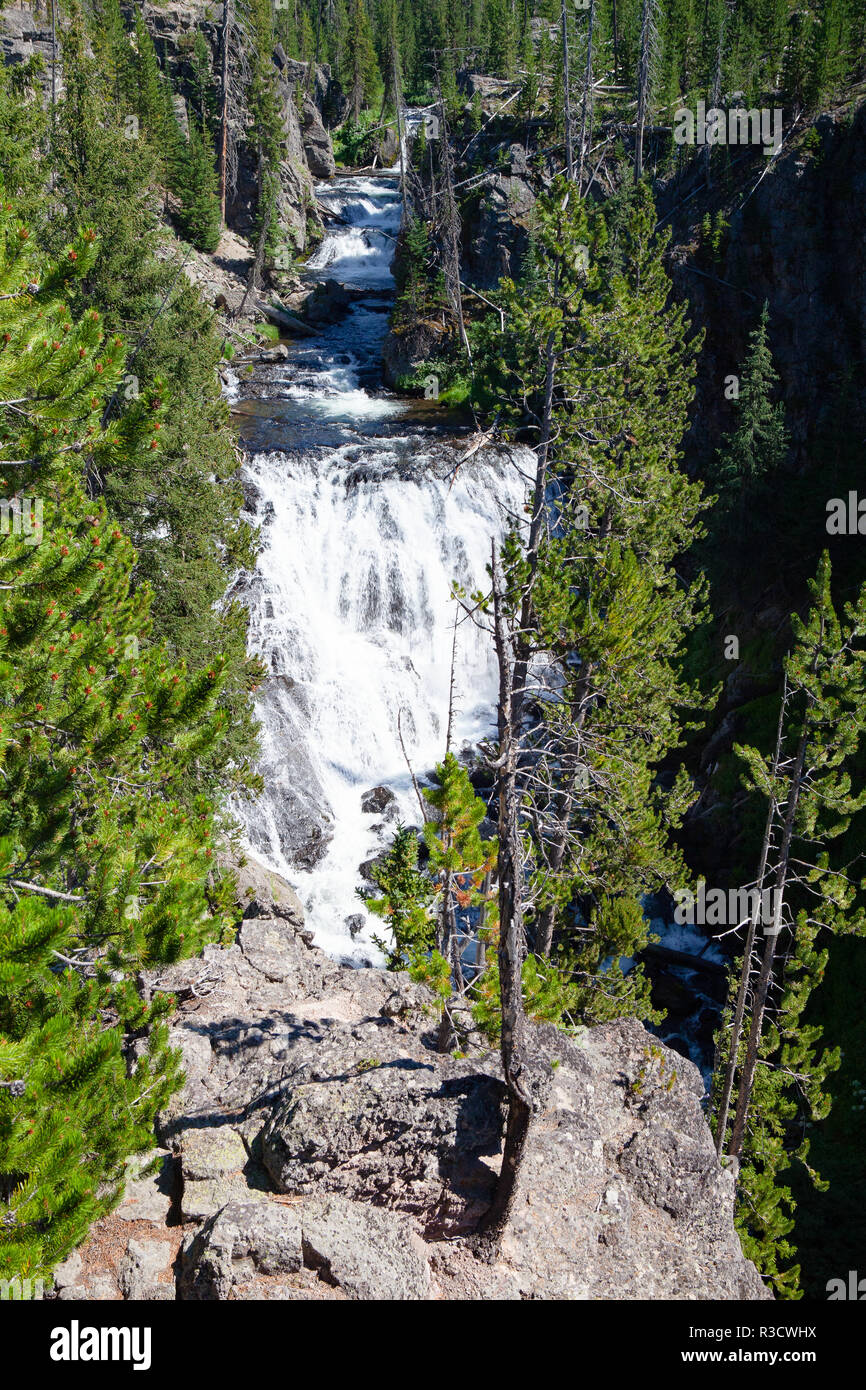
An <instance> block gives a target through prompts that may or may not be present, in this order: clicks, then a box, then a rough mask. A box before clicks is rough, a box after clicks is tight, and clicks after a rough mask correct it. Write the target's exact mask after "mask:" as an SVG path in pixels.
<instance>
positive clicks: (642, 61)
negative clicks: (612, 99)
mask: <svg viewBox="0 0 866 1390" xmlns="http://www.w3.org/2000/svg"><path fill="white" fill-rule="evenodd" d="M654 5H655V0H643V11H642V13H641V25H640V57H639V59H638V70H637V123H636V128H635V143H634V181H635V183H637V182H638V180H639V179H640V177H641V175H642V174H643V137H644V129H645V127H646V121H647V113H648V110H649V94H650V81H651V77H652V52H653V45H654V43H655V37H656V35H655V14H654Z"/></svg>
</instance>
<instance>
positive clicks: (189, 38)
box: [142, 0, 339, 252]
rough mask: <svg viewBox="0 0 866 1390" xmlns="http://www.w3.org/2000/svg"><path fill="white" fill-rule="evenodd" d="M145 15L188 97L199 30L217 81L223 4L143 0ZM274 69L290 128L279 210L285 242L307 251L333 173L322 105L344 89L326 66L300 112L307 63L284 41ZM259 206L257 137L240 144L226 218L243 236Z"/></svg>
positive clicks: (319, 71) (249, 231)
mask: <svg viewBox="0 0 866 1390" xmlns="http://www.w3.org/2000/svg"><path fill="white" fill-rule="evenodd" d="M142 18H143V20H144V22H145V24H146V25H147V28H148V31H149V33H150V35H151V37H152V39H153V41H154V45H155V47H156V51H157V53H158V54H159V57H160V60H161V62H162V65H163V68H164V70H165V71H167V72H168V73H169V74H170V75H171V78H172V82H173V84H174V87H175V89H176V90H177V91H178V92H180V93H181V94H182V95H183V96H184V97H186V98H187V99H188V98H189V97H190V95H191V93H192V87H191V82H190V78H191V69H190V66H189V63H190V57H191V54H192V47H193V43H194V40H195V36H196V34H197V33H200V34H201V35H202V36H203V38H204V40H205V42H206V43H207V45H208V48H209V49H210V53H211V65H212V71H213V74H214V79H215V81H216V80H218V78H219V70H220V55H221V48H220V44H221V34H222V27H223V6H222V5H211V4H199V3H180V4H174V3H172V4H167V5H162V4H160V5H155V4H148V3H146V0H145V4H144V5H143V7H142ZM274 68H275V72H276V79H277V80H276V95H277V99H278V102H279V106H280V118H281V121H282V126H283V130H284V132H285V139H284V143H283V150H282V158H281V161H280V189H279V193H278V195H277V215H278V217H279V221H280V227H281V229H282V231H283V232H284V234H285V237H286V240H287V242H288V243H289V245H290V246H291V247H292V248H293V250H294V251H295V252H301V251H304V250H306V249H307V247H308V244H309V241H310V236H311V234H312V235H313V236H314V237H315V236H317V235H318V234H319V232H320V231H321V228H320V225H319V221H318V216H317V214H316V210H315V197H314V193H313V186H314V180H315V179H318V178H328V177H330V175H331V174H333V172H334V155H333V150H332V148H331V137H330V135H329V134H328V131H327V130H326V129H325V126H324V124H323V122H322V111H323V110H328V111H330V110H332V109H333V108H334V104H335V102H336V100H337V93H338V90H339V89H337V88H336V84H335V83H334V82H333V81H332V79H331V75H330V70H329V69H328V68H327V67H324V66H320V67H319V68H318V69H317V70H316V73H315V80H314V81H311V82H310V83H309V85H310V88H311V95H310V96H306V97H304V98H303V99H302V105H301V110H300V111H299V109H298V101H297V98H296V91H297V89H298V88H301V89H303V88H305V87H306V85H307V80H308V76H309V74H308V71H307V66H306V64H304V63H296V62H293V61H292V60H290V59H288V58H286V56H285V54H284V53H283V51H282V49H281V48H280V47H279V45H278V46H277V48H276V49H275V51H274ZM335 89H336V91H335ZM257 209H258V170H257V158H256V153H255V150H254V149H253V148H252V146H251V144H250V143H249V142H247V141H245V140H243V139H242V140H241V141H240V143H239V147H238V175H237V182H236V186H235V188H234V190H233V193H232V196H230V197H229V199H228V202H227V206H226V218H227V221H228V225H229V226H230V227H231V228H232V229H233V230H234V231H236V232H239V233H240V234H241V235H242V236H250V235H251V234H252V233H253V231H254V228H255V223H256V214H257Z"/></svg>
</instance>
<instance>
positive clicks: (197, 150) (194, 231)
mask: <svg viewBox="0 0 866 1390" xmlns="http://www.w3.org/2000/svg"><path fill="white" fill-rule="evenodd" d="M178 192H179V193H180V196H181V203H182V207H181V212H180V216H179V218H178V220H179V222H180V226H181V230H182V231H183V233H184V235H185V236H186V237H188V239H189V240H190V241H191V242H192V244H193V246H195V247H196V248H197V250H199V251H206V252H211V251H215V250H216V248H217V246H218V245H219V239H220V233H221V229H222V223H221V219H220V203H219V180H218V177H217V171H216V166H215V164H214V152H213V142H212V140H211V137H210V132H209V131H208V129H207V126H203V127H199V126H198V124H197V122H196V121H191V122H190V127H189V140H188V142H187V145H186V151H185V158H184V165H183V173H182V175H181V179H180V185H179V188H178Z"/></svg>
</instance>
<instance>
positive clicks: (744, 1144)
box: [716, 554, 866, 1295]
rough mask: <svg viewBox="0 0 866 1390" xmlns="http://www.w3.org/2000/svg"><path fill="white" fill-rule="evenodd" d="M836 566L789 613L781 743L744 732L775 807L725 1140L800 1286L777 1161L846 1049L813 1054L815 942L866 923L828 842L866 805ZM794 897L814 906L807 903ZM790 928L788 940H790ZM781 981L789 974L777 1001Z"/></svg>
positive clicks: (858, 668)
mask: <svg viewBox="0 0 866 1390" xmlns="http://www.w3.org/2000/svg"><path fill="white" fill-rule="evenodd" d="M830 578H831V575H830V562H829V558H828V556H827V555H826V554H825V555H824V556H823V557H822V560H821V562H820V564H819V567H818V573H817V576H816V578H815V579H814V580H813V581H812V582H811V583H810V590H811V593H812V597H813V606H812V608H811V609H810V611H809V613H808V615H807V617H806V619H805V620H801V619H800V618H799V617H797V616H796V615H794V617H793V618H792V628H793V632H794V639H795V642H794V647H793V650H792V652H791V653H790V655H789V656H788V658H787V659H786V661H785V684H784V689H783V693H782V709H781V714H780V720H779V736H778V740H777V747H776V750H775V752H774V754H773V755H772V757H770V758H767V757H765V756H764V755H763V754H762V753H761V752H760V751H759V750H758V749H757V748H754V747H752V746H748V745H743V746H740V745H735V750H736V752H737V754H738V755H739V757H740V758H741V759H742V760H743V762H744V764H745V767H746V770H747V775H746V785H747V786H748V787H749V789H750V790H752V791H758V792H759V793H760V794H761V795H763V796H764V797H766V799H767V801H768V805H769V807H770V811H769V821H768V824H769V832H768V835H767V836H766V837H765V847H766V852H765V857H764V858H763V859H762V864H761V867H760V869H759V875H758V881H757V887H758V890H759V891H760V890H767V889H769V890H771V892H772V916H771V919H770V920H769V921H766V920H765V921H764V923H763V931H764V941H763V950H762V952H761V959H760V965H759V966H757V967H755V964H754V961H753V950H754V943H755V938H756V932H755V931H754V923H753V925H752V928H751V929H750V932H749V936H748V938H747V942H746V950H745V956H744V961H743V966H742V970H741V974H740V978H739V984H738V991H737V1003H738V1005H739V1004H740V1003H741V1002H742V1001H743V1000H748V1028H747V1029H744V1028H743V1026H742V1022H741V1023H740V1024H739V1025H738V1024H737V1022H736V1018H737V1016H738V1015H739V1016H740V1017H741V1018H743V1020H744V1014H743V1012H742V1011H741V1009H740V1008H739V1007H738V1008H737V1009H736V1010H735V1023H734V1027H733V1030H732V1031H731V1032H730V1033H729V1034H728V1035H723V1036H724V1037H725V1046H724V1052H725V1053H726V1057H727V1061H728V1065H727V1067H726V1068H725V1085H726V1088H727V1087H729V1086H730V1082H731V1079H732V1077H734V1076H735V1077H736V1085H735V1088H734V1094H735V1101H736V1103H735V1107H734V1113H733V1120H732V1122H731V1126H730V1131H729V1132H728V1130H727V1128H726V1118H727V1115H728V1113H729V1112H728V1104H727V1093H726V1092H722V1090H721V1082H720V1083H719V1086H718V1090H719V1098H718V1100H717V1111H718V1112H719V1113H717V1117H716V1130H717V1143H718V1145H719V1148H720V1149H721V1148H723V1147H724V1149H725V1151H726V1152H727V1153H728V1154H729V1155H731V1156H732V1157H733V1158H735V1159H737V1160H740V1161H741V1162H742V1164H743V1167H742V1171H741V1175H740V1194H741V1215H740V1220H741V1225H742V1227H743V1230H744V1232H746V1233H747V1235H748V1248H749V1250H750V1252H751V1253H752V1254H753V1255H754V1257H755V1258H756V1259H757V1260H758V1263H759V1265H760V1266H761V1267H762V1268H763V1269H765V1271H766V1272H767V1273H768V1274H769V1275H771V1276H772V1277H773V1278H774V1280H775V1282H776V1284H777V1287H778V1288H779V1289H780V1291H782V1292H786V1293H788V1294H789V1295H790V1294H792V1293H793V1294H794V1295H796V1278H797V1272H796V1270H787V1271H781V1270H780V1268H779V1262H780V1261H781V1260H787V1259H789V1258H790V1257H791V1255H792V1254H793V1250H792V1249H791V1247H790V1245H789V1244H788V1243H787V1241H786V1239H785V1237H786V1236H787V1234H788V1232H789V1231H790V1229H791V1227H792V1225H793V1222H792V1221H791V1219H790V1216H789V1215H786V1214H785V1211H786V1209H787V1210H788V1211H789V1210H790V1209H791V1208H792V1206H793V1203H792V1201H791V1197H790V1192H788V1191H787V1190H783V1189H779V1188H778V1186H777V1184H776V1175H777V1174H778V1173H779V1172H781V1171H784V1169H785V1168H786V1167H788V1166H789V1164H790V1157H789V1154H790V1150H791V1149H792V1147H794V1146H792V1145H791V1142H790V1130H791V1121H793V1120H795V1119H796V1118H798V1117H801V1116H805V1117H806V1118H808V1119H809V1120H817V1119H820V1118H822V1117H823V1115H825V1114H826V1112H827V1108H828V1105H827V1101H826V1098H825V1096H824V1095H823V1092H822V1090H821V1086H822V1083H823V1081H824V1079H825V1077H826V1075H827V1074H828V1072H829V1071H830V1070H833V1069H834V1068H835V1067H836V1066H838V1060H839V1059H838V1055H837V1054H836V1053H835V1052H834V1051H828V1052H827V1053H826V1054H824V1055H823V1056H818V1055H817V1054H816V1052H815V1047H816V1044H817V1043H818V1041H819V1039H820V1031H819V1030H816V1029H815V1028H814V1027H810V1026H807V1025H806V1024H804V1022H803V1020H802V1014H803V1010H804V1008H805V1005H806V1002H807V1000H808V996H809V993H810V991H811V989H812V987H813V986H814V985H815V984H816V983H817V982H818V981H819V980H820V978H821V977H822V975H823V972H824V966H825V963H826V952H825V951H822V950H816V947H815V941H816V936H817V932H818V930H819V929H824V930H830V931H835V932H840V931H844V932H853V931H857V932H858V933H863V932H864V929H866V912H864V910H863V909H862V908H860V909H858V910H856V911H855V910H852V908H853V904H854V901H855V896H856V885H855V883H853V882H852V880H851V877H850V875H849V873H848V872H847V869H846V868H841V869H840V868H836V867H834V865H833V863H832V862H831V859H830V854H829V850H828V848H827V845H828V843H829V842H831V841H833V840H837V839H838V838H839V837H840V836H842V835H844V834H845V832H846V831H847V829H848V828H849V826H850V823H851V818H852V816H853V815H854V814H855V813H856V812H857V811H858V810H860V809H861V808H862V807H863V806H864V805H866V791H859V792H855V791H854V790H853V788H852V776H851V771H852V767H853V765H854V763H855V760H856V758H857V756H858V753H859V750H860V747H861V743H862V739H863V733H864V730H866V715H864V702H863V695H864V665H863V651H862V643H863V639H864V636H866V587H864V589H863V590H862V592H861V594H860V596H859V598H858V600H857V601H856V602H855V603H849V604H847V605H846V606H845V618H844V621H840V619H839V617H838V615H837V613H836V610H835V607H834V604H833V600H832V596H831V589H830ZM806 854H808V856H809V858H808V859H806V858H805V857H804V856H805V855H806ZM798 898H799V899H801V900H802V899H805V901H806V903H807V904H808V906H807V907H804V908H800V907H798V905H797V904H798ZM783 939H784V941H786V942H789V943H790V944H789V945H788V947H787V949H785V950H780V946H782V945H783ZM780 960H781V968H780V967H779V962H780ZM774 985H781V997H780V998H779V999H778V1002H776V1001H777V996H776V994H775V992H774ZM744 1033H745V1042H743V1041H742V1038H743V1035H744ZM807 1154H808V1142H805V1141H803V1142H801V1143H800V1144H799V1145H797V1146H796V1155H795V1156H796V1157H797V1158H798V1159H800V1160H801V1161H802V1162H804V1163H805V1162H806V1157H807Z"/></svg>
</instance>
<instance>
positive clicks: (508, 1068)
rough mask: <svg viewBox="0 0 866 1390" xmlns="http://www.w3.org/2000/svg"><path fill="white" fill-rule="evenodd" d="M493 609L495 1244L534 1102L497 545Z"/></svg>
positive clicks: (489, 1222)
mask: <svg viewBox="0 0 866 1390" xmlns="http://www.w3.org/2000/svg"><path fill="white" fill-rule="evenodd" d="M492 557H493V612H494V638H495V643H496V659H497V663H498V666H499V708H498V716H499V771H498V782H499V953H498V960H499V991H500V1001H501V1007H502V1040H501V1051H502V1069H503V1072H504V1073H505V1084H506V1087H507V1089H508V1121H507V1125H506V1130H505V1149H504V1152H503V1155H502V1170H501V1172H500V1176H499V1182H498V1184H497V1188H496V1196H495V1197H494V1199H493V1204H492V1206H491V1208H490V1210H489V1211H488V1212H487V1214H486V1216H485V1218H484V1223H483V1228H482V1229H483V1238H484V1241H485V1243H486V1244H495V1242H496V1240H497V1238H498V1236H499V1234H500V1233H501V1231H502V1229H503V1227H504V1225H505V1222H506V1221H507V1219H508V1215H509V1213H510V1211H511V1208H512V1206H513V1204H514V1199H515V1197H516V1195H517V1180H518V1177H519V1174H520V1168H521V1164H522V1162H523V1158H524V1154H525V1151H526V1140H527V1137H528V1134H529V1122H530V1120H531V1118H532V1112H533V1102H532V1096H531V1093H530V1091H529V1087H528V1084H527V1082H528V1078H527V1071H526V1015H525V1013H524V1008H523V962H524V959H525V957H526V937H525V932H524V926H523V849H522V845H521V840H520V827H519V822H518V810H519V798H518V793H517V747H516V738H515V725H514V718H513V711H512V703H511V696H512V675H511V667H512V640H511V634H510V633H509V631H508V624H507V619H506V614H505V584H504V580H503V577H502V567H501V565H500V563H499V556H498V555H497V553H496V546H495V544H494V545H493V547H492Z"/></svg>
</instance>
